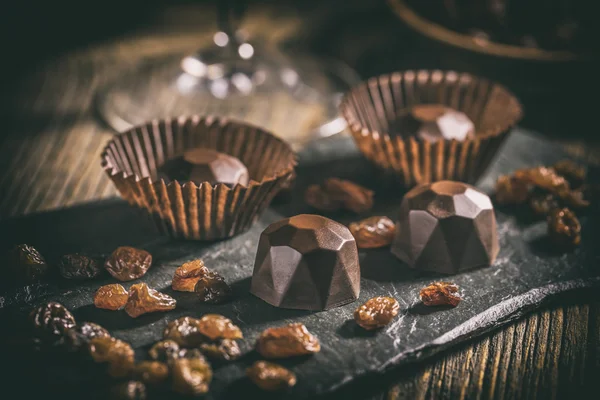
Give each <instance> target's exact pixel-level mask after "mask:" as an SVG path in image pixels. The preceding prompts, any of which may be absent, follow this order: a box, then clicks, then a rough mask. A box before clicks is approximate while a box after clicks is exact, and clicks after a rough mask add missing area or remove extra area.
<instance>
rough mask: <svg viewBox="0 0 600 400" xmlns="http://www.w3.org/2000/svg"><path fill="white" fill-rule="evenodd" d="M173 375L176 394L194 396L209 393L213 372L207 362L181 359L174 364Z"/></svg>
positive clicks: (197, 359) (196, 359)
mask: <svg viewBox="0 0 600 400" xmlns="http://www.w3.org/2000/svg"><path fill="white" fill-rule="evenodd" d="M171 373H172V375H173V390H174V391H175V392H177V393H180V394H183V395H193V396H197V395H200V394H204V393H206V392H208V388H209V385H210V382H211V380H212V370H211V368H210V365H208V363H207V362H206V360H203V359H200V358H192V359H190V358H180V359H178V360H175V361H174V362H173V368H172V372H171Z"/></svg>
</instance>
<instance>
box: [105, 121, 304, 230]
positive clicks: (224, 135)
mask: <svg viewBox="0 0 600 400" xmlns="http://www.w3.org/2000/svg"><path fill="white" fill-rule="evenodd" d="M193 148H210V149H214V150H217V151H220V152H222V153H226V154H229V155H231V156H234V157H237V158H238V159H239V160H240V161H241V162H242V163H244V165H245V166H246V168H247V169H248V172H249V175H250V181H249V183H248V185H241V184H237V185H235V186H233V187H229V186H227V185H225V184H223V183H219V184H215V185H212V184H210V183H209V182H204V183H201V184H200V185H196V184H195V183H194V182H191V181H190V182H178V181H172V182H165V181H164V180H163V179H162V178H160V177H159V175H158V169H159V168H160V167H161V166H162V165H164V163H165V162H167V161H168V160H171V159H173V158H176V157H180V156H181V155H182V154H183V153H184V151H187V150H189V149H193ZM295 165H296V156H295V154H294V152H293V151H292V149H291V148H290V146H289V145H288V144H287V143H285V142H284V141H282V140H281V139H279V138H277V137H276V136H274V135H272V134H271V133H269V132H267V131H265V130H263V129H260V128H257V127H254V126H251V125H247V124H244V123H241V122H235V121H231V120H227V119H221V118H217V117H198V116H192V117H180V118H177V119H165V120H157V121H152V122H149V123H147V124H146V125H142V126H138V127H135V128H132V129H131V130H129V131H127V132H124V133H122V134H120V135H116V136H115V137H114V138H113V139H112V140H111V141H110V142H109V143H108V144H107V146H106V148H105V149H104V151H103V153H102V167H103V168H104V170H105V171H106V173H107V174H108V176H109V177H110V179H111V180H112V181H113V183H114V184H115V186H116V187H117V189H118V190H119V192H120V194H121V196H123V198H125V200H127V201H128V202H129V204H131V205H134V206H137V207H139V208H141V209H143V210H145V211H147V212H148V213H149V214H150V215H151V216H152V217H153V220H154V221H155V223H156V225H157V226H158V228H159V230H160V231H161V232H162V233H164V234H167V235H169V236H172V237H175V238H181V239H192V240H214V239H222V238H227V237H231V236H234V235H236V234H238V233H240V232H243V231H245V230H246V229H248V228H249V227H250V226H251V225H252V223H253V222H254V221H256V219H257V218H258V217H259V216H260V214H261V213H262V212H263V211H264V210H265V209H266V208H267V206H268V205H269V203H270V202H271V200H272V199H273V197H274V196H275V195H276V194H277V192H279V190H281V189H282V188H283V187H285V185H286V184H287V183H288V182H289V180H290V178H291V177H292V176H293V174H294V167H295Z"/></svg>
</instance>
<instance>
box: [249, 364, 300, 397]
mask: <svg viewBox="0 0 600 400" xmlns="http://www.w3.org/2000/svg"><path fill="white" fill-rule="evenodd" d="M246 375H248V377H249V378H250V379H251V380H252V382H254V384H255V385H256V386H258V387H259V388H261V389H262V390H267V391H270V392H273V391H279V390H283V389H287V388H291V387H292V386H294V385H295V384H296V375H295V374H294V373H293V372H292V371H290V370H289V369H287V368H284V367H282V366H281V365H278V364H274V363H272V362H268V361H256V362H255V363H254V364H252V366H251V367H249V368H247V369H246Z"/></svg>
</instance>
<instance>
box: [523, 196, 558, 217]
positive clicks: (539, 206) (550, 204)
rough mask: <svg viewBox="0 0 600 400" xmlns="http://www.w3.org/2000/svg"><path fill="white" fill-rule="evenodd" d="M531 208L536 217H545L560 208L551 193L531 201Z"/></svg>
mask: <svg viewBox="0 0 600 400" xmlns="http://www.w3.org/2000/svg"><path fill="white" fill-rule="evenodd" d="M529 206H530V207H531V210H532V211H533V213H534V214H535V215H537V216H544V217H545V216H547V215H549V214H550V212H551V211H552V210H554V209H555V208H557V207H558V201H557V200H556V197H554V195H552V194H550V193H545V194H539V195H534V196H532V197H531V198H530V199H529Z"/></svg>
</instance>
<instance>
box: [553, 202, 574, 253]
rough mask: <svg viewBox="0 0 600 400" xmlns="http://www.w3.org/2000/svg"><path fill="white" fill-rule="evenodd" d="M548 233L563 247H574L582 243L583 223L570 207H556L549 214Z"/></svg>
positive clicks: (554, 241) (555, 242)
mask: <svg viewBox="0 0 600 400" xmlns="http://www.w3.org/2000/svg"><path fill="white" fill-rule="evenodd" d="M548 235H549V236H550V239H551V240H552V242H553V243H554V244H556V245H558V246H560V247H562V248H567V249H569V248H572V247H575V246H578V245H579V244H580V243H581V224H580V223H579V220H578V219H577V216H576V215H575V213H574V212H573V211H571V210H569V209H568V208H562V209H556V210H554V211H553V212H552V213H550V215H549V216H548Z"/></svg>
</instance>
